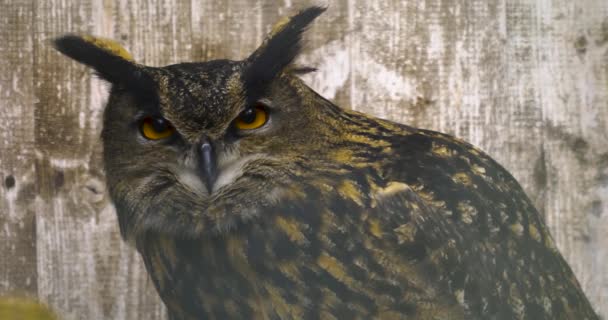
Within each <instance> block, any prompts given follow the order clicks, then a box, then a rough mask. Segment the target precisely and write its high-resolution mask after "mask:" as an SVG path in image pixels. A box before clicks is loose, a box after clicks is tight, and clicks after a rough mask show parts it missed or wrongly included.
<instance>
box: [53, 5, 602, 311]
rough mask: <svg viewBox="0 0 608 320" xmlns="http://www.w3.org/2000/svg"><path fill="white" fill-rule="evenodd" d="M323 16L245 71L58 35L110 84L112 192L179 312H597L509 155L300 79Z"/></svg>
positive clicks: (282, 32)
mask: <svg viewBox="0 0 608 320" xmlns="http://www.w3.org/2000/svg"><path fill="white" fill-rule="evenodd" d="M324 10H325V8H321V7H310V8H307V9H303V10H301V11H300V12H298V13H296V14H294V15H292V16H291V17H288V18H285V19H283V20H281V21H280V22H279V23H277V24H276V26H275V27H274V28H273V29H272V31H271V32H270V34H269V35H268V37H267V38H266V39H265V41H264V42H263V44H262V45H261V46H260V47H259V48H258V49H256V50H255V51H254V52H253V53H252V54H251V55H250V56H249V57H247V58H246V59H244V60H242V61H232V60H213V61H207V62H195V63H180V64H175V65H169V66H165V67H150V66H145V65H141V64H138V63H136V62H134V60H133V58H132V57H131V56H130V55H129V54H128V52H127V51H126V50H124V49H123V48H122V47H120V46H119V45H117V44H116V43H114V42H112V41H109V40H104V39H100V38H95V37H92V36H78V35H67V36H64V37H61V38H58V39H56V40H55V46H56V48H57V49H58V50H59V51H60V52H62V53H63V54H65V55H67V56H68V57H70V58H72V59H74V60H76V61H78V62H80V63H83V64H85V65H87V66H89V67H92V68H93V69H94V70H95V71H96V73H97V74H98V75H99V76H100V77H101V78H103V79H105V80H106V81H107V82H109V83H110V84H111V90H110V95H109V100H108V103H107V107H106V109H105V113H104V120H103V121H104V126H103V131H102V140H103V149H104V166H105V172H106V176H107V177H106V179H107V185H108V189H109V193H110V196H111V199H112V201H113V203H114V205H115V206H116V211H117V214H118V221H119V225H120V231H121V234H122V236H123V237H124V239H126V240H127V241H129V242H131V243H132V244H133V245H134V246H135V247H136V249H137V250H138V251H139V253H140V254H141V256H142V257H143V260H144V262H145V266H146V269H147V271H148V273H149V276H150V278H151V279H152V280H153V283H154V285H155V287H156V290H157V291H158V294H159V295H160V297H161V298H162V300H163V302H164V303H165V305H166V306H167V309H168V312H169V315H170V318H171V319H597V316H596V315H595V313H594V311H593V310H592V307H591V306H590V303H589V301H588V300H587V298H586V297H585V295H584V293H583V292H582V290H581V287H580V285H579V283H578V282H577V280H576V278H575V277H574V275H573V273H572V271H571V269H570V267H569V266H568V265H567V263H566V262H565V261H564V259H563V257H562V256H561V255H560V253H559V252H558V250H557V249H556V247H555V245H554V243H553V240H552V239H551V236H550V235H549V233H548V231H547V228H546V226H545V224H544V223H543V219H542V217H541V216H540V214H539V213H538V211H537V210H536V209H535V208H534V207H533V205H532V203H531V201H530V200H529V198H528V197H527V196H526V195H525V193H524V191H523V190H522V188H521V186H520V185H519V184H518V183H517V182H516V180H515V179H514V178H513V177H512V176H511V175H510V174H509V173H508V172H507V171H506V170H505V169H504V168H503V167H501V166H500V165H499V164H498V163H497V162H496V161H494V160H493V159H492V158H490V157H489V156H488V155H486V154H485V153H483V152H482V151H480V150H479V149H477V148H476V147H474V146H472V145H470V144H468V143H466V142H464V141H462V140H459V139H457V138H455V137H452V136H449V135H447V134H443V133H439V132H434V131H430V130H423V129H417V128H413V127H410V126H407V125H403V124H398V123H395V122H391V121H387V120H382V119H378V118H374V117H371V116H369V115H365V114H361V113H358V112H354V111H350V110H345V109H341V108H339V107H338V106H336V105H334V104H333V103H332V102H330V101H328V100H327V99H325V98H323V97H322V96H320V95H319V94H317V93H316V92H315V91H313V90H312V89H311V88H309V87H308V86H307V85H306V84H304V83H303V82H302V81H301V80H300V79H299V77H298V75H299V74H301V73H303V72H308V71H311V68H303V67H298V66H297V65H295V64H294V59H295V58H296V57H297V55H298V53H299V52H300V49H301V46H302V45H301V38H302V34H303V32H304V31H305V29H306V28H307V27H308V26H309V24H310V23H311V22H312V21H313V20H314V19H315V18H316V17H317V16H319V15H320V14H321V13H322V12H323V11H324Z"/></svg>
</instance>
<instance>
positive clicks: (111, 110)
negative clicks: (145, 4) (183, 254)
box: [56, 8, 338, 235]
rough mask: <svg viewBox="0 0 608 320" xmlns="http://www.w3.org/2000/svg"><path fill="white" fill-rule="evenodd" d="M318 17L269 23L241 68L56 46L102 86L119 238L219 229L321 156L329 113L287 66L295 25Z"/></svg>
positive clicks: (294, 49)
mask: <svg viewBox="0 0 608 320" xmlns="http://www.w3.org/2000/svg"><path fill="white" fill-rule="evenodd" d="M322 11H323V9H320V8H310V9H308V10H305V11H302V12H300V13H299V14H298V15H296V16H294V17H292V18H291V20H290V21H288V22H287V23H282V24H280V25H278V27H276V28H275V29H274V30H273V32H272V33H271V35H270V36H269V37H268V38H267V40H266V41H265V43H264V44H263V45H262V46H261V47H260V48H259V49H257V50H256V51H255V52H254V53H253V54H252V55H251V56H250V57H249V58H248V59H246V60H243V61H230V60H215V61H209V62H202V63H183V64H176V65H171V66H166V67H162V68H155V67H148V66H142V65H137V64H135V63H133V62H131V61H129V59H127V58H125V57H124V56H121V55H120V54H117V53H116V51H115V50H113V49H112V48H111V47H108V46H107V45H105V44H103V43H102V45H100V42H99V41H100V40H97V39H93V40H91V39H87V38H80V37H76V36H68V37H64V38H61V39H59V40H58V41H57V43H56V44H57V47H58V49H59V50H60V51H62V52H63V53H66V54H67V55H69V56H71V57H72V58H75V59H76V60H78V61H80V62H83V63H85V64H88V65H90V66H93V67H94V68H95V69H96V71H97V72H98V73H99V74H100V75H101V76H102V77H103V78H105V79H106V80H108V81H110V82H111V83H112V85H113V86H112V90H111V94H110V98H109V101H108V105H107V108H106V110H105V115H104V128H103V134H102V139H103V145H104V164H105V169H106V175H107V182H108V186H109V189H110V194H111V196H112V199H113V201H114V203H115V205H116V207H117V211H118V214H119V218H120V224H121V231H122V232H123V235H128V234H137V233H138V232H140V231H150V230H153V231H157V232H174V233H182V234H183V233H187V234H190V235H199V234H201V233H204V232H205V231H206V230H207V229H209V230H213V231H214V232H217V231H222V230H226V229H230V228H231V227H232V226H234V225H235V224H237V223H238V221H243V220H247V219H249V218H251V217H254V216H256V215H258V214H259V213H260V212H262V211H263V209H264V207H265V206H268V205H271V204H272V203H273V201H275V200H276V199H277V198H278V195H279V193H280V192H282V190H284V189H285V187H286V186H287V185H289V184H290V182H291V180H290V179H292V178H293V177H295V176H297V175H298V174H299V173H301V172H303V171H305V170H303V166H305V165H304V164H305V163H307V162H311V161H315V159H320V158H323V154H324V153H325V152H326V151H327V150H330V149H331V148H330V147H329V146H328V144H330V143H331V140H332V139H333V140H336V139H337V138H338V137H337V136H336V130H337V129H336V126H337V125H336V123H335V121H334V120H332V119H334V117H333V114H334V113H335V112H336V109H335V107H334V106H333V105H331V104H330V103H327V102H326V101H325V100H324V99H322V98H321V97H319V96H318V95H316V94H315V93H314V92H313V91H312V90H311V89H310V88H308V87H307V86H306V85H304V84H303V83H302V82H301V81H300V80H299V79H298V78H297V77H296V76H295V75H294V73H296V72H297V70H296V69H294V68H292V67H291V66H290V64H291V62H292V60H293V59H294V58H295V56H296V55H297V53H298V51H299V42H300V36H301V33H302V31H303V29H304V28H305V27H306V25H307V24H308V23H310V22H311V21H312V20H313V19H314V18H315V17H316V16H318V15H319V14H320V13H321V12H322ZM96 41H97V42H96ZM294 70H295V71H294ZM201 221H202V222H201Z"/></svg>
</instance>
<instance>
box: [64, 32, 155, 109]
mask: <svg viewBox="0 0 608 320" xmlns="http://www.w3.org/2000/svg"><path fill="white" fill-rule="evenodd" d="M53 44H54V45H55V48H56V49H57V50H58V51H59V52H61V53H63V54H65V55H66V56H68V57H70V58H72V59H74V60H76V61H78V62H80V63H82V64H85V65H87V66H89V67H91V68H93V69H94V70H95V72H96V73H97V74H98V75H99V76H100V77H101V78H103V79H105V80H107V81H109V82H110V83H112V84H115V85H118V86H121V87H124V88H127V89H129V90H131V91H134V92H135V93H137V94H140V96H147V97H150V98H153V96H154V95H155V93H156V85H155V81H154V80H153V79H152V77H150V76H149V75H148V74H147V73H146V72H145V70H144V68H145V67H144V66H141V65H138V64H136V63H135V62H133V57H132V56H131V54H130V53H129V52H128V51H127V50H126V49H124V48H123V47H122V46H121V45H120V44H118V43H117V42H116V41H113V40H110V39H104V38H97V37H93V36H89V35H85V36H79V35H73V34H70V35H65V36H63V37H60V38H57V39H55V40H54V43H53Z"/></svg>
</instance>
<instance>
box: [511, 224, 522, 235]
mask: <svg viewBox="0 0 608 320" xmlns="http://www.w3.org/2000/svg"><path fill="white" fill-rule="evenodd" d="M509 228H510V229H511V231H513V233H515V235H517V236H518V237H521V236H522V235H523V234H524V227H523V226H522V225H521V224H520V223H514V224H512V225H510V226H509Z"/></svg>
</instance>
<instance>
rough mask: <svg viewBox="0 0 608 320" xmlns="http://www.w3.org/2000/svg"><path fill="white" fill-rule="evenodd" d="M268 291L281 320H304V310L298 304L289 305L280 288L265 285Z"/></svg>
mask: <svg viewBox="0 0 608 320" xmlns="http://www.w3.org/2000/svg"><path fill="white" fill-rule="evenodd" d="M265 288H266V291H267V292H268V294H269V296H270V302H271V303H272V305H273V306H274V308H273V309H274V311H276V312H277V313H278V315H279V318H281V319H302V317H303V316H304V310H303V309H302V308H301V307H300V306H299V305H297V304H289V303H287V301H285V299H284V298H283V295H282V294H281V292H280V289H279V288H276V287H274V286H272V285H270V284H268V283H267V284H266V285H265Z"/></svg>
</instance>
